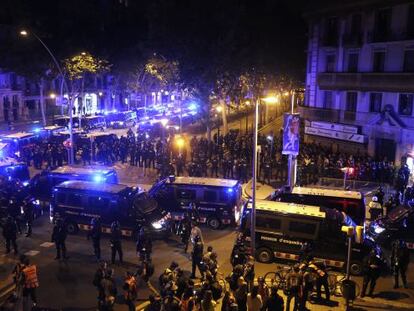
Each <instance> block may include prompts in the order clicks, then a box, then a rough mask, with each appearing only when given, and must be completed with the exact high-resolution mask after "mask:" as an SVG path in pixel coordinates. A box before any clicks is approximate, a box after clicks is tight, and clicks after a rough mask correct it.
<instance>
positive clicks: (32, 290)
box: [22, 257, 39, 307]
mask: <svg viewBox="0 0 414 311" xmlns="http://www.w3.org/2000/svg"><path fill="white" fill-rule="evenodd" d="M23 264H24V268H23V269H22V274H23V299H24V300H26V304H27V297H29V296H30V298H31V300H32V304H33V306H34V307H35V306H36V305H37V296H36V288H38V287H39V280H38V277H37V267H36V265H34V264H31V263H30V260H29V258H27V257H26V258H24V263H23Z"/></svg>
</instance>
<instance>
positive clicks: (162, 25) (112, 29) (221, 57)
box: [0, 0, 306, 80]
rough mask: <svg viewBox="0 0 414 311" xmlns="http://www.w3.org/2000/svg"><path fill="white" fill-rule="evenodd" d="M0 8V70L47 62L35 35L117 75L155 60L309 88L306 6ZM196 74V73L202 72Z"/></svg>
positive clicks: (38, 4)
mask: <svg viewBox="0 0 414 311" xmlns="http://www.w3.org/2000/svg"><path fill="white" fill-rule="evenodd" d="M127 2H128V5H127V6H126V5H125V0H70V1H69V0H66V1H59V0H38V1H33V0H2V1H1V3H0V40H1V42H0V46H1V48H0V66H1V67H3V68H10V69H13V66H15V64H16V63H19V62H23V63H25V64H27V65H29V64H31V63H32V62H33V60H34V59H36V60H38V61H41V60H42V59H47V57H48V56H47V55H45V53H44V51H43V50H42V49H41V47H40V46H39V45H37V44H36V42H33V41H31V40H22V39H21V38H19V37H18V35H17V34H18V30H19V29H21V27H25V28H27V29H29V30H30V29H31V30H32V31H35V32H36V33H37V34H38V36H39V37H41V38H42V39H43V40H44V41H45V42H46V43H47V44H48V45H49V47H50V48H51V49H52V50H53V52H54V53H55V54H56V55H57V58H59V59H63V58H66V57H68V56H70V55H74V54H75V53H78V52H80V51H85V50H87V51H89V52H91V53H94V54H96V55H98V56H100V57H103V58H106V59H108V60H109V61H110V62H111V63H112V64H113V70H114V71H118V72H124V71H128V70H129V68H131V67H133V66H134V65H135V64H137V63H139V62H141V61H142V59H145V58H146V57H148V55H151V54H153V53H154V52H157V53H159V54H162V55H164V56H165V57H166V58H168V59H175V60H178V61H179V62H180V64H181V65H183V66H186V65H188V66H192V68H198V67H199V68H205V67H206V66H215V68H226V70H230V71H243V70H244V69H245V68H247V67H254V68H260V70H263V71H265V72H269V73H275V72H277V73H281V74H287V75H289V76H292V77H294V78H297V79H300V80H303V79H304V73H305V62H306V56H305V47H306V24H305V22H304V21H303V19H302V6H301V4H302V3H303V1H289V0H267V1H266V0H263V1H260V0H259V1H258V0H250V1H248V0H210V1H198V0H128V1H127ZM193 72H198V71H197V70H195V71H193Z"/></svg>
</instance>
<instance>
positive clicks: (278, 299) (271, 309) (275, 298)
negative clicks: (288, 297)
mask: <svg viewBox="0 0 414 311" xmlns="http://www.w3.org/2000/svg"><path fill="white" fill-rule="evenodd" d="M277 291H278V288H277V286H276V285H273V286H272V288H271V289H270V296H269V298H268V299H267V300H266V302H265V303H264V305H263V308H262V311H283V310H284V308H285V303H284V301H283V297H282V296H280V295H279V294H278V292H277Z"/></svg>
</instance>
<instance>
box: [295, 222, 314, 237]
mask: <svg viewBox="0 0 414 311" xmlns="http://www.w3.org/2000/svg"><path fill="white" fill-rule="evenodd" d="M315 230H316V224H315V223H306V222H299V221H291V222H290V223H289V231H291V232H298V233H305V234H309V235H313V234H315Z"/></svg>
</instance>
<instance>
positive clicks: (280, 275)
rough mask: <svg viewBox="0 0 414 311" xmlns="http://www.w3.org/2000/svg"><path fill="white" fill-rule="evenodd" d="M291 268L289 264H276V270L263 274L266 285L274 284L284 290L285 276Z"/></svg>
mask: <svg viewBox="0 0 414 311" xmlns="http://www.w3.org/2000/svg"><path fill="white" fill-rule="evenodd" d="M291 270H292V267H290V266H288V267H286V266H282V267H281V266H278V268H277V270H276V271H274V272H273V271H271V272H267V273H266V274H265V276H264V279H265V283H266V285H267V286H268V287H269V288H270V287H272V286H274V285H276V286H277V288H278V289H282V290H286V286H287V284H286V277H287V275H288V273H289V272H290V271H291Z"/></svg>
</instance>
